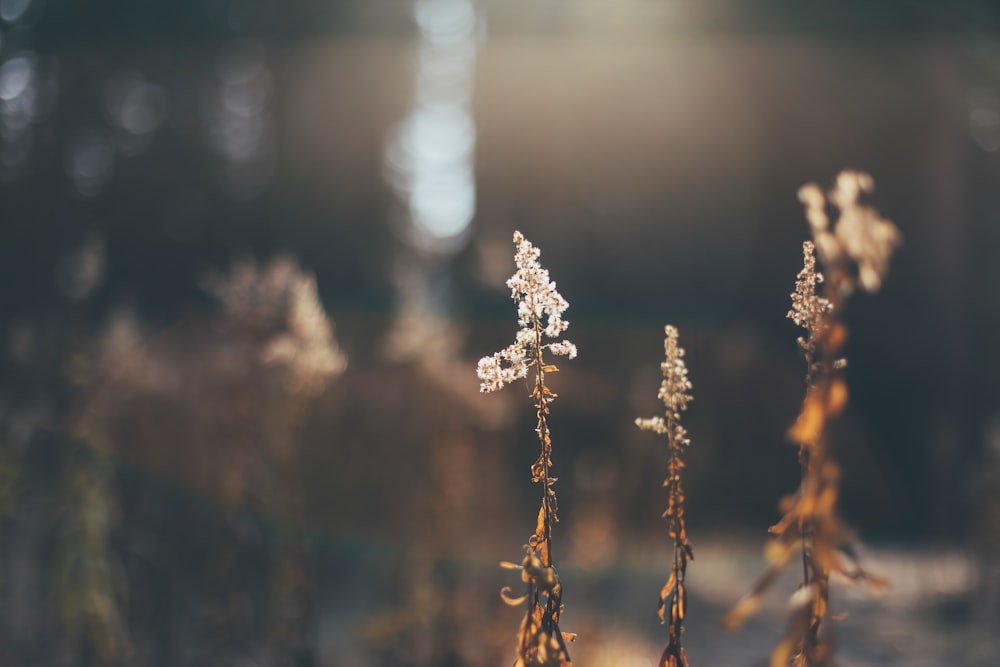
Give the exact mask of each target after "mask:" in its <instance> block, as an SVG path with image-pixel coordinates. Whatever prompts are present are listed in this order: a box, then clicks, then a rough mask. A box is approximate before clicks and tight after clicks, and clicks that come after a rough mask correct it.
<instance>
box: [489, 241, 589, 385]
mask: <svg viewBox="0 0 1000 667" xmlns="http://www.w3.org/2000/svg"><path fill="white" fill-rule="evenodd" d="M514 245H515V247H516V249H515V253H514V263H515V264H516V265H517V271H515V272H514V275H513V276H511V277H510V279H509V280H508V281H507V287H509V288H510V296H511V298H512V299H514V301H516V302H517V322H518V325H519V326H520V327H521V328H520V329H519V330H518V332H517V335H516V336H515V338H514V344H513V345H511V346H509V347H507V348H505V349H503V350H500V351H499V352H496V353H495V354H493V356H491V357H483V358H482V359H480V360H479V366H478V368H477V369H476V374H477V375H478V376H479V379H480V380H481V381H482V382H481V384H480V385H479V388H480V391H483V392H491V391H496V390H497V389H500V388H501V387H503V386H504V385H505V384H510V383H511V382H514V381H515V380H518V379H520V378H523V377H526V376H527V375H528V368H529V367H530V366H532V365H534V364H536V363H537V362H538V360H539V359H540V357H541V353H542V349H543V348H546V347H547V348H548V349H549V351H550V352H552V354H556V355H561V356H566V357H569V358H570V359H573V358H575V357H576V346H575V345H573V343H571V342H569V341H568V340H563V341H560V342H556V343H543V342H542V338H543V336H544V337H547V338H557V337H558V336H559V335H560V334H562V333H563V332H564V331H566V328H567V327H568V326H569V322H567V321H565V320H564V319H562V314H563V313H564V312H565V311H566V309H567V308H569V303H567V302H566V299H564V298H563V297H562V295H561V294H559V292H558V291H557V290H556V284H555V282H553V281H552V280H550V279H549V272H548V270H547V269H545V268H544V267H543V266H542V265H541V264H540V263H539V262H538V257H539V255H540V254H541V252H540V251H539V250H538V248H536V247H535V246H533V245H532V244H531V243H530V242H529V241H528V240H527V239H526V238H524V235H523V234H521V232H514Z"/></svg>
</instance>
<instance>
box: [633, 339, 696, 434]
mask: <svg viewBox="0 0 1000 667" xmlns="http://www.w3.org/2000/svg"><path fill="white" fill-rule="evenodd" d="M663 331H664V334H665V335H664V338H663V352H664V359H663V362H662V363H661V364H660V370H662V371H663V381H662V382H661V383H660V390H659V392H657V394H656V397H657V398H659V399H660V400H661V401H663V405H664V406H665V407H666V412H665V416H666V417H667V419H666V420H665V419H664V418H663V417H653V418H651V419H636V420H635V425H636V426H638V427H639V428H641V429H643V430H644V431H655V432H656V433H666V434H668V435H669V436H670V439H671V441H672V442H674V443H676V444H677V445H687V444H688V442H689V441H688V439H687V430H685V428H684V427H683V426H681V424H680V418H681V412H682V411H684V410H686V409H687V405H688V403H690V402H691V401H692V400H693V397H692V396H691V394H689V393H688V392H689V391H691V389H692V385H691V381H690V380H688V370H687V365H686V364H685V363H684V348H682V347H680V346H679V345H677V337H678V333H677V327H675V326H671V325H669V324H668V325H667V326H666V327H664V329H663ZM671 428H672V431H671Z"/></svg>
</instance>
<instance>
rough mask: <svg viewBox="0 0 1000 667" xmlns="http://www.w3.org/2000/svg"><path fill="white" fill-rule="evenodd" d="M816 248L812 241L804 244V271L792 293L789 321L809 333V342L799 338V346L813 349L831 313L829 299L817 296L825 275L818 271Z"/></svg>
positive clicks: (797, 277) (796, 281)
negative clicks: (826, 316) (818, 287)
mask: <svg viewBox="0 0 1000 667" xmlns="http://www.w3.org/2000/svg"><path fill="white" fill-rule="evenodd" d="M815 249H816V247H815V246H814V245H813V242H812V241H805V242H803V243H802V265H803V266H802V270H801V271H799V275H797V276H796V277H795V291H794V292H793V293H792V309H791V310H789V311H788V315H786V317H788V319H790V320H792V321H793V322H795V323H796V324H797V325H799V326H800V327H802V328H803V329H805V330H806V331H808V332H809V340H808V341H807V340H806V339H804V338H799V345H800V346H801V347H802V348H804V349H811V348H810V346H811V345H814V344H815V343H813V342H812V341H813V340H814V339H815V338H816V337H817V336H818V334H819V333H820V329H822V327H823V323H824V316H825V315H826V314H827V313H828V312H829V311H830V308H831V305H830V301H829V299H824V298H823V297H821V296H818V295H817V294H816V285H818V284H819V283H821V282H823V274H822V273H819V272H818V271H816V255H815Z"/></svg>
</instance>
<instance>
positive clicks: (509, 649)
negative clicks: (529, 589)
mask: <svg viewBox="0 0 1000 667" xmlns="http://www.w3.org/2000/svg"><path fill="white" fill-rule="evenodd" d="M692 541H693V542H694V540H692ZM694 543H695V554H696V557H697V560H696V562H695V563H693V564H692V565H691V566H690V568H689V570H688V578H687V581H688V588H689V609H688V620H687V623H686V631H685V639H684V643H685V648H686V650H687V654H688V659H689V661H690V663H691V665H692V667H702V666H710V667H765V666H766V665H767V660H768V656H769V654H770V651H771V649H772V648H773V647H774V645H775V644H776V643H777V641H778V639H779V638H780V636H781V633H782V631H783V629H784V625H785V613H784V611H785V605H786V602H787V600H788V596H789V595H790V594H791V593H792V592H793V591H794V590H795V587H796V584H797V577H798V576H800V572H799V571H798V570H797V569H796V568H793V567H790V568H789V570H788V571H787V572H785V573H784V575H783V576H782V577H781V578H780V579H779V580H778V581H777V582H775V584H774V586H773V587H772V589H771V590H770V592H769V593H768V594H767V595H766V597H765V599H764V602H763V605H762V607H761V609H760V611H759V612H758V613H757V614H756V615H755V616H754V617H752V618H751V619H749V620H748V622H747V623H746V625H745V626H744V627H743V629H742V630H739V631H736V632H725V631H724V630H722V629H721V628H720V626H719V619H720V618H721V616H722V615H723V614H724V613H725V611H726V610H727V609H728V608H729V607H730V606H731V605H732V604H733V602H735V600H736V599H737V598H739V597H740V595H741V594H742V593H743V592H745V591H746V590H748V589H749V587H750V586H751V585H752V583H753V582H754V580H755V578H756V577H757V576H758V575H759V574H760V573H761V572H762V571H763V567H764V566H763V561H762V558H761V557H760V548H759V546H751V545H744V546H733V545H732V544H726V543H721V542H711V541H702V542H701V543H698V542H694ZM665 563H666V557H665V554H663V553H653V552H650V553H647V554H638V555H636V556H634V557H633V560H632V561H630V562H625V563H622V562H619V563H618V564H617V565H616V566H615V567H609V568H604V569H601V570H584V569H577V568H574V567H573V566H572V564H571V563H567V564H566V565H564V567H563V568H562V569H561V574H562V579H563V585H564V589H565V597H564V602H565V604H566V612H565V614H564V616H563V622H562V627H563V630H566V631H572V632H577V633H578V634H579V638H578V640H577V642H576V643H575V644H574V645H573V646H572V647H571V649H572V657H573V662H574V664H575V665H578V666H579V667H655V665H656V662H657V660H658V658H659V655H660V652H661V651H662V650H663V646H664V641H665V628H664V627H663V626H661V625H660V624H659V619H658V618H657V617H656V596H657V594H658V592H659V589H660V586H661V585H662V584H663V578H664V576H665V574H666V570H667V566H666V565H665ZM865 563H866V565H867V566H868V569H869V570H871V571H873V572H877V573H879V574H883V575H885V576H887V577H889V579H890V581H891V585H890V588H889V590H888V591H887V592H885V593H882V594H879V595H874V594H870V593H869V592H868V591H867V590H866V589H863V588H857V587H853V586H852V585H851V584H849V583H847V582H842V581H837V580H835V581H834V582H833V583H832V586H831V591H832V594H831V610H832V612H833V614H835V615H836V616H837V618H836V619H835V620H832V621H831V622H830V628H831V629H832V630H833V632H834V636H835V641H836V646H837V652H836V654H837V661H838V664H839V665H840V666H841V667H862V666H869V667H872V666H876V665H877V666H879V667H882V666H885V667H896V666H899V667H903V666H905V667H997V666H998V665H1000V619H997V618H994V619H993V620H992V621H989V620H987V619H986V618H985V616H984V615H983V614H982V613H980V611H979V609H980V608H979V607H978V606H977V605H978V603H979V599H978V598H977V590H978V588H979V585H978V576H977V570H976V568H975V567H974V566H973V564H972V561H971V560H970V559H969V558H968V557H967V555H966V554H963V553H961V552H958V551H932V550H926V549H924V550H919V551H917V550H903V549H868V550H867V552H866V553H865ZM363 577H364V573H360V572H359V573H358V577H357V578H355V580H356V581H363ZM486 578H488V576H487V577H486ZM363 590H364V589H363V588H362V587H358V588H356V589H354V592H353V597H352V598H351V599H346V598H344V597H342V596H341V597H340V599H339V601H338V600H333V599H330V603H329V604H328V605H326V606H327V611H326V613H325V614H324V621H323V623H322V627H321V633H320V645H321V664H323V665H347V666H350V667H353V666H355V665H357V666H358V667H361V666H362V665H364V666H366V667H367V666H368V665H375V664H388V663H390V662H392V660H388V661H387V660H386V659H385V658H384V657H383V658H382V659H381V660H378V659H376V658H375V657H374V655H372V654H370V653H369V652H368V651H367V649H366V647H365V644H364V640H363V639H362V635H363V628H364V627H366V620H365V619H366V618H370V613H369V612H368V611H362V610H359V608H358V607H359V605H360V606H362V607H365V608H367V609H368V610H370V609H374V608H377V607H378V606H379V604H380V602H379V600H377V599H374V598H369V599H368V600H367V601H365V600H363V599H361V598H359V597H358V595H359V594H360V592H361V591H363ZM340 592H341V593H344V592H345V591H344V590H343V589H342V590H341V591H340ZM483 598H484V599H483V600H482V603H481V604H482V607H483V608H486V609H491V608H492V605H497V606H500V603H499V599H498V596H496V595H495V591H494V592H493V593H492V594H490V593H489V592H488V591H486V592H484V593H483ZM519 613H520V612H519V610H514V609H510V610H503V609H501V610H500V611H499V618H497V619H496V620H497V623H498V624H499V625H501V626H502V627H500V628H483V629H482V632H481V633H477V634H478V636H479V638H480V639H481V640H482V641H481V642H480V644H481V645H480V646H479V654H478V655H479V659H478V660H468V661H463V660H458V661H451V662H448V663H447V664H449V665H455V664H457V665H474V664H495V665H509V664H511V663H512V662H513V633H514V632H515V630H516V626H517V623H518V615H519ZM495 618H496V617H495ZM498 632H499V633H500V640H499V644H498V643H497V640H496V635H497V633H498ZM507 635H510V637H509V638H508V637H507ZM474 641H475V640H474ZM474 641H473V643H474ZM490 642H492V644H491V643H490ZM487 644H489V645H490V648H489V649H486V647H485V645H487ZM484 651H486V652H487V653H488V656H487V657H486V658H484V657H483V655H484ZM493 652H495V653H496V655H495V659H494V656H493ZM410 664H427V665H436V664H440V661H435V660H430V659H428V660H420V659H415V660H413V661H412V662H410Z"/></svg>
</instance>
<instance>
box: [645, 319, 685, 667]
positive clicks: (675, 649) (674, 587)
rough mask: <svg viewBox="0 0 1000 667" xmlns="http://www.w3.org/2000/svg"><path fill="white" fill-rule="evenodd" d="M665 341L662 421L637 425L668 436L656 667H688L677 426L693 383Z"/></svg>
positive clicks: (671, 331)
mask: <svg viewBox="0 0 1000 667" xmlns="http://www.w3.org/2000/svg"><path fill="white" fill-rule="evenodd" d="M664 332H665V336H664V339H663V349H664V360H663V363H661V364H660V368H661V369H662V370H663V382H662V383H661V384H660V391H659V393H658V394H657V397H658V398H659V399H660V400H662V401H663V405H664V406H665V411H664V416H663V417H652V418H650V419H636V420H635V425H636V426H638V427H639V428H641V429H643V430H644V431H654V432H656V433H660V434H662V435H666V436H667V445H668V449H669V452H670V458H669V461H668V462H667V478H666V479H665V480H663V486H664V487H665V488H666V489H667V510H666V511H665V512H664V513H663V518H664V519H666V520H667V525H668V531H669V535H670V539H672V540H673V542H674V563H673V566H672V567H671V569H670V578H669V579H668V580H667V583H666V585H665V586H664V587H663V589H662V590H661V591H660V603H659V604H660V607H659V615H660V621H661V622H662V623H666V622H667V620H666V616H667V609H668V608H669V609H670V622H669V627H670V637H669V639H668V641H667V647H666V648H665V649H664V651H663V655H662V656H661V657H660V663H659V667H688V661H687V656H686V655H685V654H684V647H683V646H682V644H681V635H682V634H683V632H684V627H683V626H684V618H685V616H686V615H687V590H686V589H685V587H684V577H685V575H686V574H687V564H688V561H689V560H690V561H693V560H694V552H693V551H692V550H691V545H690V544H689V543H688V537H687V528H686V526H685V525H684V488H683V487H682V485H681V469H682V468H684V459H683V454H684V450H685V449H686V448H687V447H688V445H690V444H691V441H690V440H689V439H688V437H687V431H686V430H685V428H684V427H683V426H682V425H681V412H682V411H684V410H686V409H687V405H688V403H689V402H690V401H691V400H692V398H693V397H692V396H691V395H690V394H689V393H688V392H689V391H691V389H692V386H691V381H690V380H688V371H687V365H686V364H685V363H684V348H682V347H680V346H678V345H677V335H678V334H677V328H676V327H674V326H670V325H667V326H666V327H665V328H664Z"/></svg>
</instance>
